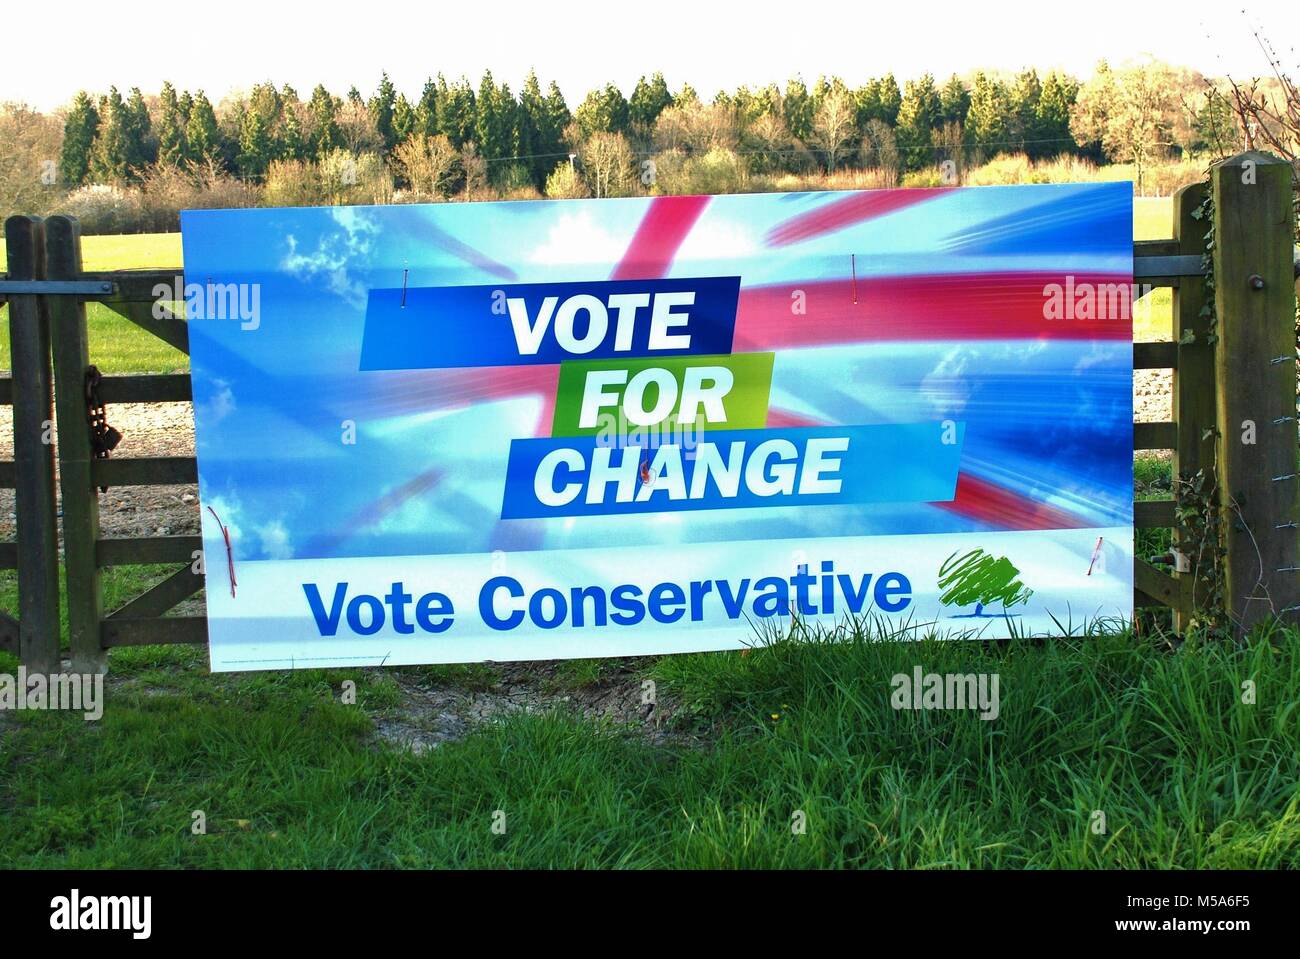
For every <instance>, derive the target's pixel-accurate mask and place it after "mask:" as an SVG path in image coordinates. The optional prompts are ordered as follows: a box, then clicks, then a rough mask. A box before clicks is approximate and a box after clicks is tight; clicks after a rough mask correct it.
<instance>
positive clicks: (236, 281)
mask: <svg viewBox="0 0 1300 959" xmlns="http://www.w3.org/2000/svg"><path fill="white" fill-rule="evenodd" d="M1131 203H1132V200H1131V188H1130V186H1129V185H1128V184H1123V183H1106V184H1087V185H1061V186H1024V187H993V188H976V189H933V190H930V189H927V190H891V191H869V192H829V193H799V194H784V195H766V194H765V195H747V196H719V197H645V198H633V199H613V200H573V201H547V202H516V203H472V204H471V203H447V204H433V205H421V206H383V207H336V208H325V209H258V210H205V211H194V212H187V213H185V214H183V216H182V220H181V223H182V232H183V234H184V248H185V274H186V280H187V302H186V307H187V311H188V315H189V328H190V334H189V339H190V350H191V361H192V370H193V381H194V415H195V428H196V437H197V446H198V462H199V486H200V497H201V502H202V504H203V545H204V558H205V572H206V577H207V608H208V623H209V626H208V629H209V637H210V641H211V657H212V668H213V669H214V670H251V669H282V668H303V667H321V666H337V665H376V664H382V663H391V664H405V663H445V662H471V661H484V660H527V659H554V658H566V657H584V656H631V655H643V654H661V653H679V652H687V651H702V650H721V649H733V648H738V647H742V646H744V645H747V644H753V643H754V642H755V641H756V640H758V639H760V637H770V636H776V635H782V634H784V633H786V632H788V631H789V630H791V629H792V628H794V627H795V626H796V624H797V626H798V627H799V628H801V629H802V628H807V629H809V630H817V629H819V628H822V629H832V628H834V627H836V626H840V625H843V624H847V623H854V622H857V623H860V624H862V625H863V626H864V627H865V628H868V629H870V630H871V631H872V632H873V633H875V634H880V635H884V634H889V635H896V636H900V635H901V636H908V635H929V634H939V635H943V636H951V637H982V638H990V637H1005V636H1010V635H1016V636H1020V635H1042V634H1052V633H1059V632H1061V631H1062V630H1063V629H1066V630H1081V629H1084V628H1086V627H1087V626H1090V625H1096V624H1099V623H1103V624H1104V623H1107V622H1119V621H1122V620H1124V619H1127V618H1128V617H1129V616H1130V615H1131V610H1132V596H1133V592H1132V590H1133V584H1132V562H1133V555H1132V554H1133V531H1132V525H1133V512H1132V510H1133V506H1132V504H1133V484H1132V418H1133V412H1132V368H1133V367H1132V346H1131V343H1132V324H1131V317H1130V311H1129V308H1130V297H1129V293H1130V290H1131V286H1132V211H1131ZM191 294H192V295H191Z"/></svg>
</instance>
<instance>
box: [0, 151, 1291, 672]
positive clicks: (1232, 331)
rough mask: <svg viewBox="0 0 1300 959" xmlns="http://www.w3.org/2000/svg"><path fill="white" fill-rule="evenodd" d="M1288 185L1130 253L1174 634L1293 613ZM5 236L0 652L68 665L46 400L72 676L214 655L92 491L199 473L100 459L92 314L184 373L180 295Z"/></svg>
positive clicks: (168, 388)
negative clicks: (173, 359) (4, 581)
mask: <svg viewBox="0 0 1300 959" xmlns="http://www.w3.org/2000/svg"><path fill="white" fill-rule="evenodd" d="M1292 175H1293V173H1292V168H1291V167H1290V165H1289V164H1287V163H1286V162H1285V161H1282V160H1279V159H1277V158H1276V157H1273V156H1271V155H1268V154H1262V153H1247V154H1241V155H1239V156H1236V157H1233V158H1232V159H1230V160H1225V161H1222V162H1221V163H1219V164H1217V165H1216V166H1215V167H1214V168H1213V170H1212V171H1211V178H1210V184H1209V186H1208V192H1209V194H1210V198H1211V199H1212V204H1211V205H1210V206H1208V207H1207V206H1206V203H1205V201H1206V199H1207V186H1206V185H1204V184H1197V185H1194V186H1189V187H1185V188H1183V189H1182V190H1180V191H1179V192H1178V194H1177V195H1176V196H1175V198H1174V231H1173V232H1174V236H1173V238H1172V239H1170V240H1156V241H1144V242H1137V243H1135V244H1134V251H1133V252H1134V282H1135V283H1136V284H1145V285H1150V286H1152V287H1170V288H1172V290H1173V314H1174V328H1173V333H1174V336H1173V339H1172V341H1171V342H1159V343H1135V344H1134V345H1133V365H1134V368H1135V369H1170V370H1172V371H1173V397H1172V399H1173V404H1172V409H1173V415H1172V419H1171V420H1170V421H1169V422H1163V423H1135V424H1134V427H1133V448H1134V449H1135V450H1170V451H1172V453H1173V476H1174V480H1175V481H1174V484H1173V487H1174V488H1173V495H1172V496H1171V497H1170V498H1169V499H1165V500H1159V501H1146V502H1136V503H1134V522H1135V525H1136V526H1137V527H1138V528H1139V529H1142V528H1161V527H1163V528H1168V529H1170V530H1172V536H1173V542H1174V553H1173V554H1172V555H1173V557H1174V559H1175V562H1174V565H1173V568H1172V569H1171V570H1170V571H1166V570H1164V569H1161V568H1159V567H1157V566H1155V565H1152V564H1151V563H1149V562H1147V561H1145V560H1143V559H1141V558H1139V559H1137V560H1135V562H1134V586H1135V596H1134V602H1135V605H1136V606H1152V605H1158V606H1165V607H1169V608H1171V609H1172V610H1173V611H1174V616H1175V621H1176V625H1178V626H1181V625H1185V624H1187V623H1188V622H1189V620H1190V618H1191V617H1193V616H1194V615H1196V613H1197V612H1198V610H1200V609H1202V608H1205V607H1208V606H1218V607H1221V611H1222V612H1223V613H1224V614H1226V616H1227V617H1228V618H1229V620H1230V621H1231V622H1232V623H1233V624H1234V625H1235V627H1236V628H1237V629H1238V630H1244V629H1247V628H1249V627H1250V626H1251V625H1253V624H1254V623H1256V622H1258V621H1259V620H1261V619H1265V618H1267V617H1271V616H1284V617H1287V618H1291V617H1294V615H1295V613H1296V612H1297V610H1300V552H1298V550H1297V545H1298V544H1300V537H1297V528H1296V524H1297V521H1298V520H1300V512H1298V511H1297V505H1298V504H1300V481H1298V480H1300V478H1298V477H1297V475H1296V474H1297V471H1298V467H1297V424H1296V324H1295V318H1296V313H1295V305H1296V303H1295V276H1296V265H1295V255H1294V237H1295V213H1294V209H1293V205H1292V202H1293V201H1292V196H1293V195H1292ZM5 235H6V238H7V244H8V256H9V274H8V277H7V278H6V281H5V282H4V283H2V284H0V297H4V298H7V300H8V303H9V319H10V323H9V326H10V340H11V344H12V354H13V376H12V378H11V379H0V403H9V404H12V406H13V418H14V460H13V461H12V462H0V487H12V488H14V489H15V490H16V499H17V518H18V524H17V540H16V542H8V543H0V568H13V567H15V566H16V567H17V568H18V587H19V589H18V591H19V616H18V618H17V619H15V618H13V617H11V616H8V615H5V614H0V648H8V649H10V650H13V651H16V652H18V653H19V654H20V656H21V658H22V660H23V661H24V662H26V663H28V664H30V665H31V666H32V667H33V668H36V667H38V666H40V667H44V668H50V667H51V665H52V664H57V663H58V658H59V641H60V640H59V595H58V580H59V566H58V563H59V554H58V549H57V544H58V529H59V527H58V526H56V514H55V495H54V491H55V481H56V473H55V455H54V447H53V446H52V445H51V435H50V434H51V430H50V423H51V414H50V410H51V401H52V400H53V407H54V410H55V413H54V417H53V418H54V419H55V420H56V421H57V439H58V442H57V451H58V455H57V465H58V473H57V482H58V484H59V489H60V492H61V494H62V506H63V512H62V526H61V528H62V534H63V564H64V575H65V577H66V595H67V600H66V601H67V618H68V635H69V645H70V651H71V659H72V666H73V668H74V669H76V670H98V669H102V668H104V665H105V661H106V653H107V650H108V649H111V648H112V647H114V646H135V645H149V644H167V643H197V644H203V643H206V642H207V624H206V621H205V619H204V618H203V617H201V616H165V615H164V614H165V613H166V612H167V611H168V610H170V609H172V608H173V607H175V606H176V605H177V604H179V603H180V602H181V601H183V600H185V599H187V598H188V597H190V596H192V595H194V594H195V593H196V592H197V591H198V590H200V589H201V588H202V586H203V577H202V576H201V575H200V573H199V572H198V571H199V570H200V569H201V565H200V564H199V563H198V562H197V560H198V559H199V557H200V556H201V555H202V554H201V549H202V542H201V539H200V537H199V536H198V535H187V536H148V537H131V538H103V537H101V535H100V531H99V500H98V492H97V487H99V486H134V485H142V486H162V485H169V484H178V483H194V482H196V481H197V466H196V463H195V460H194V458H193V457H147V458H134V459H129V458H116V459H100V458H96V457H95V456H94V455H93V453H92V442H91V435H92V434H91V426H90V418H89V416H88V403H87V382H88V380H87V377H88V375H89V374H88V371H89V368H90V366H91V362H92V360H93V357H91V355H90V351H89V345H88V341H87V332H86V303H88V302H96V303H102V304H104V305H105V306H107V307H109V308H110V309H112V310H114V311H115V312H117V313H119V314H121V315H122V316H124V317H126V318H127V319H128V320H130V321H131V322H132V323H135V324H136V325H137V326H139V327H141V328H142V329H144V330H146V331H148V332H149V333H151V334H153V335H154V336H157V337H159V338H161V339H162V340H164V341H165V342H167V343H169V344H170V345H172V346H174V347H176V348H177V349H179V350H181V351H183V352H186V353H188V352H189V346H188V334H187V329H186V325H185V322H184V320H182V319H181V318H179V317H177V316H175V315H173V314H171V313H170V312H169V311H166V310H164V311H162V312H163V316H162V318H161V319H159V318H156V317H155V315H154V314H155V312H156V310H155V305H156V304H157V303H158V298H157V297H155V296H154V289H155V287H156V286H158V285H160V284H162V285H166V286H167V287H168V288H172V289H174V288H175V284H176V283H177V281H178V280H179V281H181V282H182V284H183V279H182V277H181V275H180V271H179V270H177V269H166V270H128V271H115V272H105V273H95V272H86V271H84V270H83V269H82V267H81V238H80V231H79V228H78V225H77V223H76V221H75V220H73V219H71V218H69V217H61V216H54V217H50V218H48V219H46V220H44V221H43V222H42V221H40V220H38V219H35V218H32V217H13V218H10V219H9V220H8V221H7V223H6V225H5ZM1210 237H1212V238H1213V242H1212V244H1211V245H1210V246H1209V247H1208V248H1207V242H1208V240H1209V238H1210ZM51 347H52V349H51ZM51 358H52V361H53V362H52V365H51ZM98 394H99V399H100V400H101V401H102V402H103V403H104V404H105V405H111V404H115V403H151V402H166V401H188V400H190V399H191V389H190V378H189V375H188V374H185V373H181V374H174V375H153V374H147V375H134V376H105V377H103V378H102V380H101V381H100V383H99V387H98ZM1207 527H1208V528H1210V529H1213V530H1214V531H1215V533H1216V539H1217V540H1218V541H1219V542H1220V543H1221V549H1222V560H1221V562H1215V561H1213V560H1214V553H1215V546H1214V544H1212V543H1211V544H1207V543H1206V542H1205V538H1206V530H1207ZM1215 527H1217V529H1215ZM1180 556H1181V557H1184V558H1186V562H1184V561H1183V560H1182V559H1179V558H1178V557H1180ZM141 563H151V564H152V563H158V564H163V563H171V564H177V569H176V570H175V571H174V572H173V573H171V574H170V575H169V576H167V577H166V578H165V579H163V580H162V581H161V582H159V583H157V584H156V585H154V586H153V587H152V588H150V589H148V590H147V591H145V592H144V593H142V594H140V595H139V596H136V597H135V598H133V599H131V600H130V601H129V602H127V603H125V604H124V605H123V606H121V607H120V608H118V609H115V610H112V611H109V612H107V613H106V611H105V609H104V606H103V598H102V592H101V588H100V576H101V571H102V570H103V569H105V568H107V567H111V566H119V565H129V564H141Z"/></svg>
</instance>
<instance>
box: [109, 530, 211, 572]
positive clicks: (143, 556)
mask: <svg viewBox="0 0 1300 959" xmlns="http://www.w3.org/2000/svg"><path fill="white" fill-rule="evenodd" d="M202 548H203V538H202V537H201V536H198V535H193V536H143V537H140V538H138V539H136V538H130V539H127V538H125V537H124V538H121V539H101V540H99V541H98V542H96V543H95V562H96V563H98V564H99V565H100V566H132V565H136V564H141V563H188V562H191V561H192V560H193V559H194V551H195V550H201V549H202Z"/></svg>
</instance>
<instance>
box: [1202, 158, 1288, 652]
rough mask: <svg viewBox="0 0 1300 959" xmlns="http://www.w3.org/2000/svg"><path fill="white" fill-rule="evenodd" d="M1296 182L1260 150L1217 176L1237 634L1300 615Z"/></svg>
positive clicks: (1221, 414)
mask: <svg viewBox="0 0 1300 959" xmlns="http://www.w3.org/2000/svg"><path fill="white" fill-rule="evenodd" d="M1291 178H1292V169H1291V165H1290V164H1289V163H1287V162H1286V161H1285V160H1281V159H1279V158H1277V157H1275V156H1272V155H1271V154H1267V153H1259V152H1253V151H1252V152H1249V153H1242V154H1238V155H1237V156H1235V157H1232V158H1231V159H1228V160H1223V161H1221V162H1219V163H1217V164H1215V166H1214V169H1213V171H1212V173H1211V183H1212V189H1213V194H1214V257H1213V260H1214V303H1215V313H1216V317H1217V327H1216V330H1215V332H1216V333H1217V334H1218V343H1217V345H1216V347H1215V363H1214V366H1215V381H1216V382H1215V386H1216V395H1217V404H1218V413H1217V425H1218V434H1219V435H1218V455H1219V490H1220V502H1221V504H1222V510H1223V513H1222V517H1223V530H1224V538H1225V544H1224V545H1225V547H1226V549H1227V555H1226V559H1225V585H1226V600H1227V607H1228V613H1229V615H1230V616H1231V618H1232V621H1233V624H1234V626H1235V628H1236V630H1237V631H1238V633H1239V634H1242V633H1245V632H1246V631H1247V630H1249V629H1250V627H1251V626H1253V625H1254V624H1255V623H1258V622H1260V621H1263V620H1267V619H1269V618H1270V617H1272V616H1274V615H1286V617H1287V618H1288V619H1290V620H1291V621H1294V617H1295V613H1296V611H1297V609H1300V562H1298V561H1297V560H1298V557H1300V551H1298V550H1297V544H1298V543H1300V537H1297V528H1296V526H1295V523H1296V522H1297V521H1298V520H1300V511H1298V510H1297V506H1298V505H1300V477H1298V476H1297V472H1300V469H1298V468H1297V441H1296V339H1295V315H1296V314H1295V308H1296V301H1295V286H1294V282H1295V278H1294V269H1295V267H1294V259H1295V253H1294V243H1295V211H1294V207H1293V206H1292V186H1291Z"/></svg>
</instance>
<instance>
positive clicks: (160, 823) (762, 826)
mask: <svg viewBox="0 0 1300 959" xmlns="http://www.w3.org/2000/svg"><path fill="white" fill-rule="evenodd" d="M1274 638H1275V640H1276V644H1273V643H1269V642H1266V641H1263V639H1262V638H1260V639H1259V640H1257V641H1256V642H1253V643H1251V644H1250V645H1248V646H1245V647H1243V648H1233V647H1230V646H1226V645H1210V646H1199V645H1196V644H1195V643H1189V644H1187V645H1185V646H1183V647H1182V648H1181V649H1180V650H1178V651H1177V652H1170V651H1166V650H1162V649H1158V648H1156V647H1155V646H1154V645H1153V644H1151V643H1149V642H1145V641H1139V640H1135V639H1134V638H1133V637H1132V636H1129V635H1110V636H1103V637H1097V638H1094V639H1088V640H1076V641H1054V642H1050V643H1043V644H1030V643H1015V644H1010V643H1009V644H1001V645H998V644H994V645H990V646H988V647H985V646H984V645H982V644H978V643H964V644H963V643H938V642H922V643H919V644H897V643H873V642H865V641H863V640H862V636H861V635H860V634H858V635H855V636H854V637H853V638H851V639H849V640H847V641H843V642H838V643H835V644H820V643H816V642H799V641H791V642H785V643H780V644H777V645H773V646H770V647H767V648H762V649H756V650H755V651H753V652H752V653H751V654H750V655H747V656H743V655H741V654H738V653H728V654H711V655H694V656H679V657H666V658H663V659H660V660H658V661H646V662H644V663H640V664H638V665H637V666H636V670H637V672H638V673H639V674H641V675H644V676H646V677H648V678H652V679H654V680H655V681H656V682H657V683H658V685H659V695H660V696H665V695H673V696H676V697H680V699H681V701H682V703H683V707H684V708H683V709H682V711H681V713H679V716H680V717H681V718H680V722H681V724H683V725H684V726H687V727H696V728H699V727H702V726H707V727H708V728H710V729H711V730H712V732H711V734H710V735H709V736H708V737H707V738H706V739H705V740H704V741H703V742H702V743H699V744H694V745H671V744H670V745H655V744H651V743H650V742H647V741H646V740H645V739H644V738H643V737H642V736H640V735H638V734H637V733H636V732H635V731H629V730H625V729H620V728H618V727H615V726H612V725H605V726H601V725H596V724H592V723H590V722H587V721H584V720H582V719H580V718H578V717H576V716H575V715H573V714H572V713H571V712H569V711H567V710H565V709H564V708H563V707H562V706H559V705H557V707H556V708H555V709H554V710H552V711H549V712H543V713H541V714H537V715H518V716H515V717H513V718H508V719H505V720H503V721H500V722H495V723H490V724H487V725H484V726H482V727H481V728H479V729H478V730H477V731H476V732H473V733H471V734H470V735H469V736H467V737H466V738H464V739H462V740H460V741H457V742H448V743H445V744H443V745H441V746H439V747H437V748H436V749H434V750H432V751H429V752H425V753H422V754H420V753H416V752H412V751H409V750H405V749H400V748H393V747H391V746H389V745H386V744H384V743H381V742H377V741H376V740H375V737H374V735H373V729H374V726H375V723H376V722H377V721H378V720H379V719H380V717H382V716H384V715H385V714H387V713H388V712H389V711H390V710H391V709H392V708H393V707H394V706H395V705H396V704H398V703H399V702H400V700H401V698H402V692H401V689H400V687H399V685H398V679H399V677H400V678H404V679H406V680H407V681H411V680H412V679H413V678H414V679H417V680H418V679H423V680H424V681H426V682H429V683H433V684H437V683H446V682H456V681H458V672H457V671H456V670H448V669H446V668H444V669H428V670H424V671H420V670H412V669H404V670H400V671H396V670H389V671H387V672H384V671H347V672H343V671H340V672H298V673H276V674H255V675H248V676H235V677H231V676H219V677H210V676H208V675H206V674H205V673H204V671H203V668H202V663H201V659H200V657H199V654H198V653H197V652H194V651H189V650H147V649H142V650H133V651H130V652H124V653H119V654H117V655H115V656H114V662H113V670H114V676H115V680H114V681H115V683H116V684H117V685H116V687H115V688H114V689H113V691H112V692H111V693H110V699H109V702H108V706H107V709H106V711H105V714H104V718H103V719H102V720H101V721H100V723H99V724H98V726H97V727H95V728H84V726H85V724H84V723H83V722H82V720H81V719H80V718H79V717H76V716H69V715H49V714H24V713H18V714H14V715H13V717H12V718H9V719H5V720H0V722H4V723H7V724H8V725H7V727H6V726H0V769H3V770H4V776H3V778H2V779H0V809H2V810H3V812H4V814H3V815H0V865H18V866H36V867H48V866H69V867H74V868H81V867H101V866H115V867H148V866H186V867H236V866H245V867H296V866H310V867H320V868H344V867H372V868H382V867H429V866H532V867H553V866H623V867H653V866H692V867H694V866H699V867H735V866H766V867H801V866H888V867H917V868H954V867H967V866H972V867H1111V868H1138V867H1186V868H1194V867H1221V868H1250V867H1276V866H1285V865H1294V864H1296V863H1297V861H1300V760H1298V757H1300V723H1297V722H1296V702H1295V692H1294V691H1295V690H1296V689H1297V688H1298V687H1300V635H1297V634H1296V633H1294V632H1292V633H1287V634H1285V635H1278V636H1276V637H1274ZM917 665H920V666H922V667H923V668H924V669H925V670H926V671H934V672H940V673H943V672H975V673H996V674H997V675H998V676H999V678H1000V690H1001V698H1002V705H1001V713H1000V716H999V718H998V719H997V720H996V721H991V722H985V721H982V720H980V719H979V718H977V716H976V715H974V714H972V713H969V712H961V711H950V712H944V711H921V712H912V711H896V710H894V709H892V708H891V706H890V703H889V700H890V693H891V686H890V679H891V677H892V676H894V675H895V674H900V673H901V674H906V675H910V674H911V672H912V670H913V667H914V666H917ZM7 668H10V669H11V668H13V664H12V663H9V664H7ZM478 669H479V672H478V673H475V674H473V676H472V681H473V682H475V683H484V682H491V676H490V675H489V676H487V677H486V678H485V677H484V676H483V674H482V670H487V671H489V673H490V671H491V669H492V667H479V668H478ZM598 672H599V667H598V668H597V674H598ZM413 674H414V676H413ZM345 679H353V680H355V681H356V682H357V683H358V693H359V698H358V704H357V705H344V704H342V703H341V702H340V701H339V690H340V689H341V686H342V683H343V681H344V680H345ZM1247 680H1250V681H1253V682H1254V683H1255V688H1256V689H1257V691H1258V701H1257V703H1256V704H1254V705H1246V704H1243V703H1242V701H1241V700H1242V695H1241V689H1242V683H1244V682H1245V681H1247ZM196 810H198V811H202V812H203V814H204V815H205V817H206V819H207V824H208V830H207V834H206V835H193V834H192V832H191V823H192V814H193V813H194V811H196ZM498 811H499V812H498ZM799 813H802V819H803V821H804V822H806V831H805V832H804V833H803V834H798V833H796V832H794V831H793V830H792V823H793V822H796V821H797V819H796V818H795V817H796V816H797V814H799ZM1098 813H1101V814H1103V815H1104V816H1105V831H1104V832H1103V833H1098V832H1094V830H1093V828H1092V824H1093V823H1096V822H1098V819H1097V814H1098ZM502 814H503V815H504V820H502V819H501V818H500V817H501V815H502ZM494 817H495V818H494ZM494 821H496V822H504V824H505V832H504V834H498V833H496V832H494V831H493V828H492V826H493V823H494Z"/></svg>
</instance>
